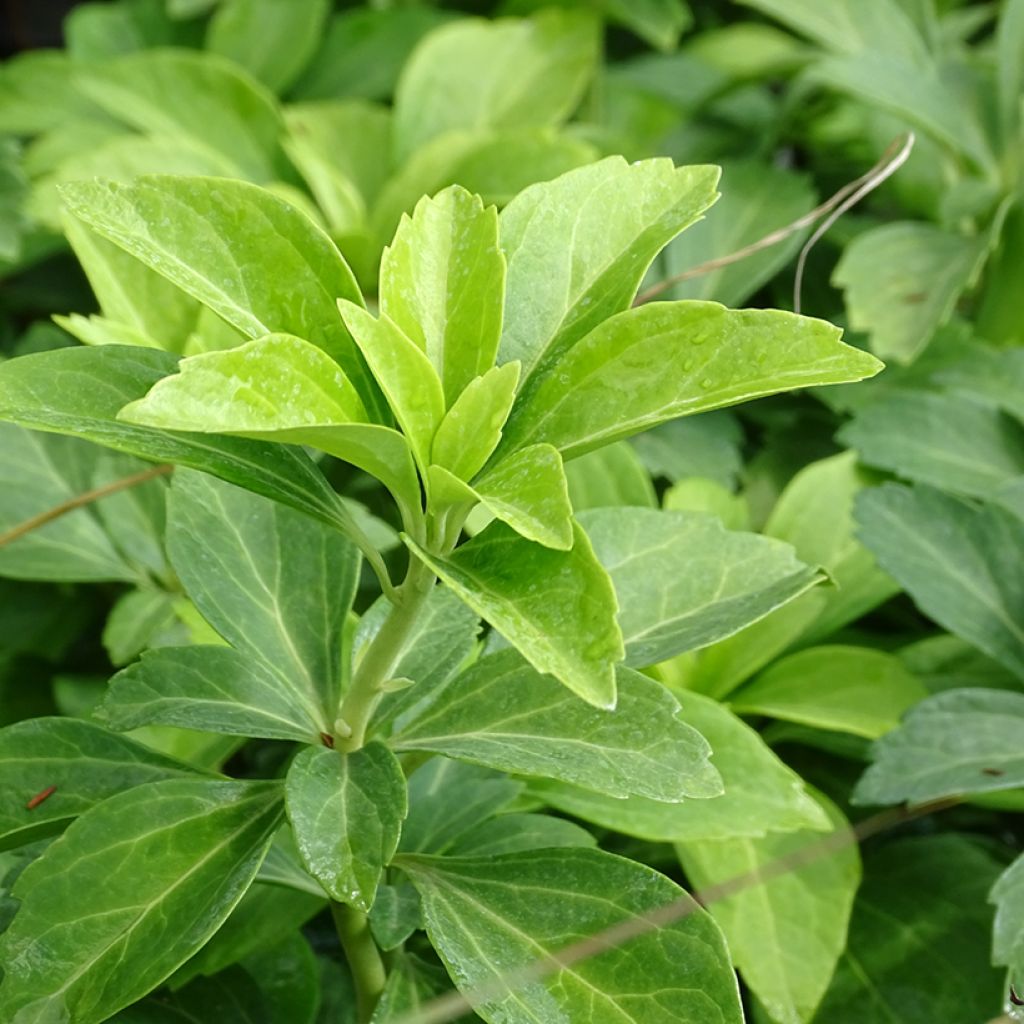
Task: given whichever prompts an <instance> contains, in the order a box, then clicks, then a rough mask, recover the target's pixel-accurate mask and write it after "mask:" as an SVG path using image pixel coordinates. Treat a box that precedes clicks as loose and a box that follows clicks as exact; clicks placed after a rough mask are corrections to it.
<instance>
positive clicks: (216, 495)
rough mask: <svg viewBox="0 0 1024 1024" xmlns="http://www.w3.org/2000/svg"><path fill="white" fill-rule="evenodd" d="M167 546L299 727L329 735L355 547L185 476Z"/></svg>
mask: <svg viewBox="0 0 1024 1024" xmlns="http://www.w3.org/2000/svg"><path fill="white" fill-rule="evenodd" d="M167 546H168V551H169V553H170V557H171V563H172V564H173V566H174V569H175V572H176V573H177V574H178V577H179V578H180V579H181V582H182V584H183V585H184V587H185V591H186V593H187V594H188V596H189V597H190V598H191V599H192V601H193V602H194V603H195V605H196V607H197V608H198V609H199V611H200V613H201V614H202V616H203V618H205V619H206V620H207V621H208V622H209V623H210V625H211V626H213V627H214V629H216V630H217V632H218V633H220V634H221V636H223V637H224V639H225V640H227V641H228V643H230V644H231V645H232V646H233V647H234V648H235V649H236V650H238V651H239V652H241V653H242V654H244V655H247V656H248V657H251V658H254V659H255V660H257V661H259V662H261V663H262V664H263V666H264V667H265V668H266V669H267V670H269V672H270V673H271V675H275V676H276V677H277V678H278V681H279V686H280V687H281V688H282V689H283V690H287V691H289V695H288V698H287V703H288V704H289V705H291V706H292V707H296V706H301V707H303V708H305V719H304V720H302V719H300V721H302V722H304V721H308V720H312V721H314V722H316V723H317V726H318V730H317V731H319V732H327V733H330V732H332V731H333V722H334V717H335V713H336V709H337V707H338V702H339V699H340V688H341V678H342V671H341V635H342V627H343V625H344V622H345V618H346V616H347V615H348V612H349V608H350V607H351V603H352V598H353V596H354V594H355V588H356V583H357V580H358V574H359V564H360V560H359V555H358V552H357V551H356V549H355V548H354V547H353V546H352V545H351V544H350V543H349V542H348V541H346V540H345V539H344V538H343V537H342V536H340V535H339V534H337V533H336V532H333V531H331V530H328V529H326V528H325V527H323V526H320V525H319V524H316V523H311V522H310V521H309V520H308V519H307V518H305V517H304V516H301V515H298V514H296V513H295V512H293V511H291V510H290V509H287V508H285V507H283V506H281V505H279V504H277V503H276V502H273V501H268V500H267V499H266V498H261V497H258V496H256V495H253V494H250V493H249V492H247V491H243V490H241V489H240V488H236V487H232V486H231V485H229V484H224V483H221V482H220V481H217V480H215V479H213V478H212V477H209V476H206V475H204V474H199V473H187V472H185V473H178V474H177V475H176V478H175V480H174V485H173V487H172V488H171V494H170V499H169V505H168V531H167ZM264 675H265V673H264ZM275 705H276V706H275V710H277V709H278V708H280V702H275Z"/></svg>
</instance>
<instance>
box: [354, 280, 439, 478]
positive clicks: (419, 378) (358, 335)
mask: <svg viewBox="0 0 1024 1024" xmlns="http://www.w3.org/2000/svg"><path fill="white" fill-rule="evenodd" d="M338 308H339V310H340V311H341V316H342V319H344V321H345V325H346V326H347V327H348V329H349V331H350V332H351V333H352V337H353V338H354V339H355V341H356V344H357V345H358V346H359V349H360V351H361V352H362V353H363V357H364V358H365V359H366V361H367V363H369V365H370V369H371V370H372V371H373V375H374V377H376V378H377V383H378V384H379V385H380V387H381V390H382V391H383V392H384V395H385V397H386V398H387V400H388V405H390V406H391V411H392V412H393V413H394V415H395V419H396V420H398V423H399V426H401V428H402V432H403V433H404V434H405V436H406V437H407V438H408V440H409V444H410V445H411V446H412V450H413V453H414V454H415V455H416V458H417V461H418V462H419V465H420V468H421V470H422V471H423V472H424V473H425V472H426V470H427V467H428V466H429V465H430V446H431V444H432V443H433V440H434V433H435V432H436V430H437V428H438V425H439V424H440V422H441V420H442V419H443V418H444V410H445V405H444V392H443V391H442V389H441V381H440V379H439V377H438V375H437V372H436V371H435V369H434V367H433V366H432V365H431V363H430V360H429V359H428V358H427V357H426V355H425V354H424V353H423V351H422V350H421V349H419V348H417V347H416V343H415V342H413V341H411V340H410V339H409V338H407V337H406V336H405V335H404V334H403V333H402V331H401V329H400V328H399V327H398V326H396V325H395V324H394V323H393V322H392V321H391V320H389V319H388V318H387V317H386V316H381V317H380V318H379V319H378V318H376V317H373V316H371V315H370V314H369V313H367V312H366V310H365V309H363V308H362V307H361V306H357V305H356V304H355V303H353V302H347V301H346V300H344V299H339V300H338Z"/></svg>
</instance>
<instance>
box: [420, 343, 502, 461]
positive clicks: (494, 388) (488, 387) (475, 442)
mask: <svg viewBox="0 0 1024 1024" xmlns="http://www.w3.org/2000/svg"><path fill="white" fill-rule="evenodd" d="M518 383H519V364H518V363H515V362H512V363H505V364H504V366H492V367H491V368H490V369H489V370H487V371H486V372H485V373H484V374H482V376H480V377H476V378H475V379H473V380H471V381H470V382H469V383H468V384H467V385H466V386H465V388H464V389H463V390H462V393H461V394H460V395H459V396H458V398H456V399H455V401H454V402H453V403H452V404H451V405H450V407H449V409H448V411H447V412H446V413H445V416H444V419H443V420H441V423H440V425H439V426H438V428H437V432H436V433H435V434H434V443H433V445H432V446H431V452H430V458H431V461H432V462H433V463H435V464H436V465H438V466H440V467H441V468H442V469H447V470H448V471H449V472H451V473H453V474H454V475H455V476H457V477H458V478H459V479H460V480H472V479H473V477H474V476H476V474H477V473H478V472H479V471H480V470H481V469H483V466H484V463H485V462H486V461H487V459H488V458H489V457H490V455H491V452H493V451H494V449H495V448H496V447H497V445H498V442H499V441H500V440H501V429H502V427H504V425H505V420H506V419H508V414H509V410H510V409H511V408H512V402H513V401H514V400H515V396H516V386H517V385H518Z"/></svg>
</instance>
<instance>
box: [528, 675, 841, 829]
mask: <svg viewBox="0 0 1024 1024" xmlns="http://www.w3.org/2000/svg"><path fill="white" fill-rule="evenodd" d="M676 696H678V698H679V703H680V704H681V705H682V709H683V710H682V716H681V717H682V719H683V721H684V722H686V723H687V724H688V725H690V726H692V727H693V728H694V729H696V730H697V731H698V732H700V734H701V735H702V736H703V737H704V738H705V739H706V740H707V741H708V743H709V744H711V750H712V758H711V764H712V766H713V767H714V768H716V769H717V770H718V773H719V775H721V777H722V783H723V785H724V787H725V792H724V793H723V795H721V796H717V797H714V798H713V799H709V800H685V801H683V803H676V804H669V803H663V802H661V801H655V800H648V799H646V798H645V797H638V796H631V797H629V798H627V799H625V800H616V799H613V798H611V797H607V796H602V795H601V794H600V793H595V792H592V791H591V790H587V789H582V788H577V787H575V786H569V785H566V784H565V783H556V782H541V781H537V782H533V783H531V786H530V788H531V791H532V792H534V793H535V794H536V795H537V796H539V797H540V798H541V799H542V800H545V801H546V802H548V803H549V804H551V805H552V806H553V807H557V808H558V809H559V810H561V811H565V812H566V813H568V814H573V815H575V816H576V817H579V818H582V819H583V820H584V821H592V822H594V823H595V824H597V825H602V826H604V827H605V828H611V829H615V830H616V831H618V832H625V833H626V834H627V835H634V836H638V837H639V838H642V839H650V840H652V841H654V842H665V841H667V842H689V841H693V840H698V839H700V840H704V839H729V838H732V837H736V836H755V837H756V836H763V835H765V834H766V833H768V832H794V831H796V830H798V829H813V830H815V831H821V830H824V829H827V828H828V827H829V826H828V817H827V815H826V814H825V813H824V811H822V809H821V807H820V806H819V805H818V804H817V803H816V802H815V801H814V800H812V799H811V797H810V796H808V794H807V792H806V790H805V788H804V784H803V781H802V780H801V779H800V777H799V776H798V775H797V774H796V773H795V772H793V771H792V770H790V769H789V768H787V767H786V765H784V764H783V763H782V761H780V760H779V759H778V758H777V757H776V756H775V754H773V753H772V751H771V750H770V749H769V747H768V746H767V744H766V743H765V742H764V741H763V740H762V739H761V737H760V736H758V734H757V733H756V732H754V730H753V729H751V728H750V727H749V726H747V725H744V723H743V722H742V721H740V719H739V718H737V717H736V716H735V715H734V714H733V713H732V712H731V711H729V710H728V709H727V708H726V707H724V706H723V705H721V704H719V703H718V702H717V701H713V700H709V699H708V698H707V697H701V696H700V695H699V694H695V693H679V694H677V695H676Z"/></svg>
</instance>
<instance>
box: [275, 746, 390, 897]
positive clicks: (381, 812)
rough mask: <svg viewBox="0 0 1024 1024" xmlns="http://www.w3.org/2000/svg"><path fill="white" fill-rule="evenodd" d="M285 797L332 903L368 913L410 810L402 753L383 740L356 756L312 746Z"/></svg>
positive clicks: (303, 848) (308, 860)
mask: <svg viewBox="0 0 1024 1024" xmlns="http://www.w3.org/2000/svg"><path fill="white" fill-rule="evenodd" d="M285 792H286V799H287V803H288V817H289V819H290V821H291V823H292V828H294V829H295V842H296V843H297V845H298V847H299V853H300V854H301V855H302V860H303V862H304V863H305V865H306V867H307V868H308V870H309V871H310V873H311V874H312V875H313V876H314V877H315V878H316V879H317V880H318V881H319V882H320V883H321V884H322V885H323V887H324V888H325V889H326V890H327V892H328V893H330V895H331V897H332V898H333V899H335V900H338V901H339V902H341V903H350V904H352V905H353V906H355V907H356V908H358V909H359V910H362V911H364V912H365V911H368V910H369V909H370V907H371V906H373V901H374V897H375V896H376V894H377V885H378V883H379V882H380V878H381V875H382V874H383V872H384V868H385V867H386V866H387V864H388V863H390V861H391V858H392V857H393V856H394V853H395V850H396V849H397V848H398V837H399V834H400V833H401V830H402V820H403V819H404V818H405V815H406V811H407V810H408V803H407V798H406V788H405V776H404V775H403V774H402V768H401V766H400V765H399V763H398V761H397V760H396V759H395V755H394V754H392V753H391V751H389V750H388V749H387V747H385V746H383V745H382V744H380V743H370V744H368V745H367V746H365V747H363V748H361V749H360V750H357V751H355V752H354V753H351V754H343V753H341V752H340V751H337V750H328V749H327V748H326V747H308V748H307V749H306V750H303V751H302V753H300V754H299V756H298V757H296V758H295V760H294V761H292V763H291V767H290V768H289V769H288V780H287V783H286V790H285Z"/></svg>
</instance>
